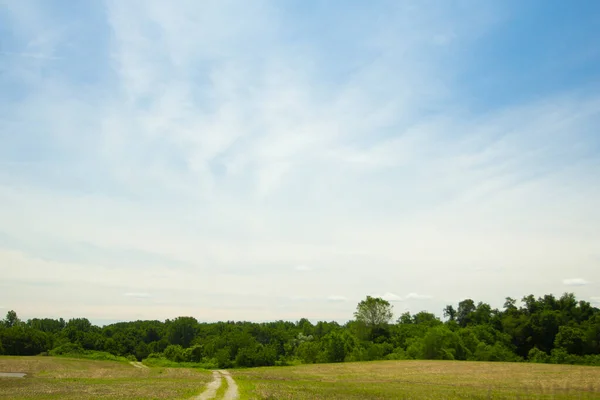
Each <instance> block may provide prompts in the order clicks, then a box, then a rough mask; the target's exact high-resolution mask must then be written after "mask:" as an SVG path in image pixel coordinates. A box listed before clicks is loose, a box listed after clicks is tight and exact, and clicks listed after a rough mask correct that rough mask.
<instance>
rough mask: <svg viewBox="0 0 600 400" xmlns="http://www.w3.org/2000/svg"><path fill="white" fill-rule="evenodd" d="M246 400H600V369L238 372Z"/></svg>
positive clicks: (487, 366) (365, 366) (522, 366)
mask: <svg viewBox="0 0 600 400" xmlns="http://www.w3.org/2000/svg"><path fill="white" fill-rule="evenodd" d="M232 375H233V377H234V378H235V380H236V381H237V383H238V386H239V387H240V391H241V393H242V399H306V400H309V399H310V400H315V399H436V400H438V399H600V368H598V367H581V366H570V365H569V366H567V365H546V364H527V363H483V362H462V361H460V362H455V361H379V362H369V363H344V364H320V365H300V366H296V367H284V368H281V367H279V368H277V367H274V368H255V369H247V370H234V371H232Z"/></svg>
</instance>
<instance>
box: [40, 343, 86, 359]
mask: <svg viewBox="0 0 600 400" xmlns="http://www.w3.org/2000/svg"><path fill="white" fill-rule="evenodd" d="M84 351H85V350H83V347H81V345H80V344H79V343H71V342H68V343H65V344H63V345H60V346H58V347H56V348H54V349H52V350H50V351H49V353H50V355H51V356H63V355H66V354H69V355H74V354H83V352H84Z"/></svg>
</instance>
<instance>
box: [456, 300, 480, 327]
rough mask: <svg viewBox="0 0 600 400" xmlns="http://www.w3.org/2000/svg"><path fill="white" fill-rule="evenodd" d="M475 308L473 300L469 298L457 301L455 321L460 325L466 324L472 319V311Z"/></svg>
mask: <svg viewBox="0 0 600 400" xmlns="http://www.w3.org/2000/svg"><path fill="white" fill-rule="evenodd" d="M475 310H476V307H475V302H474V301H473V300H471V299H465V300H463V301H461V302H460V303H458V311H457V312H456V321H457V322H458V324H459V325H460V326H461V327H465V326H467V325H468V324H469V323H470V322H471V321H472V318H473V316H472V313H473V312H474V311H475Z"/></svg>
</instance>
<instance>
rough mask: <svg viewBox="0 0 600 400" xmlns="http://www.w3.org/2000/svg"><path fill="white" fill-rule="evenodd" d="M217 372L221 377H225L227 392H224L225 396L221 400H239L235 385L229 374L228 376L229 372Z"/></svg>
mask: <svg viewBox="0 0 600 400" xmlns="http://www.w3.org/2000/svg"><path fill="white" fill-rule="evenodd" d="M219 372H220V373H221V375H223V376H224V377H225V380H227V391H226V392H225V395H224V396H223V400H236V399H239V398H240V393H239V392H238V387H237V384H236V383H235V381H234V380H233V378H232V377H231V374H229V371H219Z"/></svg>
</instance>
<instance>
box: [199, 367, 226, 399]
mask: <svg viewBox="0 0 600 400" xmlns="http://www.w3.org/2000/svg"><path fill="white" fill-rule="evenodd" d="M222 383H223V379H221V374H220V373H219V372H218V371H213V380H212V382H210V383H209V384H208V385H206V389H205V390H204V392H202V393H201V394H200V395H199V396H198V397H195V400H210V399H214V398H215V396H216V395H217V390H219V388H220V387H221V384H222Z"/></svg>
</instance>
